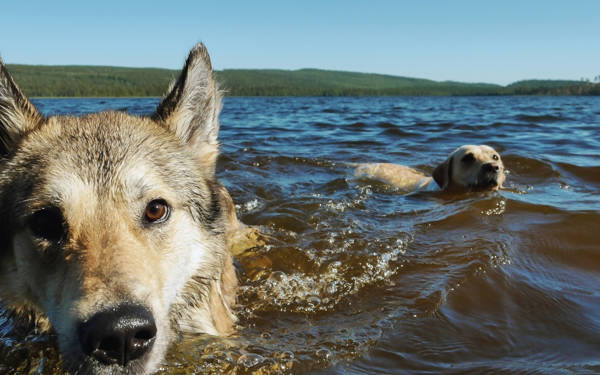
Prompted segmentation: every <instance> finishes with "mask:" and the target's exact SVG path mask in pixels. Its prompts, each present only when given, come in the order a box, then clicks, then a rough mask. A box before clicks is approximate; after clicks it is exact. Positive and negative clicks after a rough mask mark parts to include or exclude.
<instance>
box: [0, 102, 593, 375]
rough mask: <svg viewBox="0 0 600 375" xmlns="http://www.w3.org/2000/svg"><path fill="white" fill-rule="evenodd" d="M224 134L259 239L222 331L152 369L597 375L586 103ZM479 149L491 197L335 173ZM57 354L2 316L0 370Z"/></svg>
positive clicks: (275, 122)
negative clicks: (403, 188)
mask: <svg viewBox="0 0 600 375" xmlns="http://www.w3.org/2000/svg"><path fill="white" fill-rule="evenodd" d="M35 102H36V105H37V106H38V107H39V108H40V109H41V110H42V111H43V112H44V113H46V114H55V113H74V114H81V113H86V112H93V111H98V110H101V109H115V110H125V111H129V112H132V113H136V114H147V113H149V112H151V111H152V109H153V107H154V105H156V103H157V99H44V100H41V99H40V100H36V101H35ZM221 122H222V128H221V134H220V139H221V142H222V157H221V159H220V163H219V172H218V175H219V177H220V178H221V180H222V181H223V182H224V183H225V185H226V186H227V187H228V189H229V190H230V192H231V194H232V196H233V198H234V200H235V201H236V203H237V205H238V212H239V216H240V217H241V219H242V220H243V221H244V222H246V223H248V224H253V225H261V226H263V227H264V229H265V232H266V233H267V234H268V236H269V237H270V240H269V242H268V244H267V245H266V246H264V247H260V248H256V249H254V250H253V251H251V252H248V253H246V254H243V255H241V256H240V257H239V258H238V262H239V264H240V266H241V267H242V269H243V270H244V273H243V274H242V275H241V288H240V291H239V302H240V304H239V306H238V315H239V316H240V317H241V320H240V324H239V330H238V333H237V335H236V336H234V337H231V338H228V339H215V338H211V337H206V336H197V337H188V338H186V339H185V340H183V341H182V342H180V343H178V344H176V345H174V346H173V348H172V350H171V351H170V353H169V356H168V359H167V361H166V362H165V364H164V366H163V373H191V372H196V373H215V374H219V373H232V374H244V373H257V374H267V373H286V372H289V373H322V374H375V373H392V372H393V373H406V374H435V373H451V374H460V373H470V374H471V373H507V374H524V373H535V374H571V373H572V374H584V373H589V374H592V373H600V247H599V242H600V194H599V188H600V98H581V97H461V98H451V97H450V98H448V97H442V98H437V97H435V98H429V97H415V98H411V97H399V98H394V97H391V98H227V99H226V100H225V106H224V109H223V114H222V117H221ZM482 143H485V144H489V145H491V146H493V147H494V148H496V149H497V150H498V151H500V153H501V154H502V157H503V160H504V163H505V165H506V168H507V170H508V172H509V174H508V179H507V182H506V184H505V185H506V186H505V189H504V190H502V191H499V192H495V193H477V194H466V195H452V196H449V195H446V194H436V193H418V194H406V195H403V194H402V193H401V192H399V191H397V190H395V189H393V188H391V187H390V186H387V185H385V184H382V183H379V182H377V181H373V180H368V179H357V178H355V177H353V173H352V168H351V167H349V163H351V162H373V161H385V162H394V163H400V164H406V165H410V166H413V167H416V168H418V169H421V170H423V171H426V172H431V171H432V170H433V168H434V167H435V166H436V164H437V163H439V162H441V161H442V160H443V159H445V157H446V156H447V154H448V153H449V152H450V151H452V150H453V149H454V148H456V147H457V146H459V145H461V144H482ZM53 342H54V341H53V338H52V336H40V335H36V334H35V332H20V331H18V330H17V329H15V328H14V325H13V323H12V321H11V320H10V319H7V318H6V317H3V316H2V315H0V373H2V372H4V371H6V370H7V369H10V368H13V369H14V368H21V369H29V370H31V371H39V372H40V373H51V372H52V371H56V372H59V370H57V369H58V368H59V364H60V363H59V359H58V358H57V355H56V348H55V346H54V344H53ZM24 371H25V370H24Z"/></svg>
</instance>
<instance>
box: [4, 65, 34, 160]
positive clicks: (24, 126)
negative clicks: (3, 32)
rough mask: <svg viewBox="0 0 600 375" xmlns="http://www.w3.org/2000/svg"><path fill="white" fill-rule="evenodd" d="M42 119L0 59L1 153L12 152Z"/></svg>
mask: <svg viewBox="0 0 600 375" xmlns="http://www.w3.org/2000/svg"><path fill="white" fill-rule="evenodd" d="M42 119H43V118H42V116H41V115H40V113H39V112H38V111H37V109H36V108H35V106H34V105H33V104H32V103H31V102H30V101H29V99H27V97H26V96H25V95H24V94H23V92H21V90H20V89H19V87H18V86H17V84H16V83H15V81H14V80H13V79H12V77H11V76H10V74H8V70H6V66H4V63H3V62H2V60H0V155H6V154H9V153H11V152H12V151H13V150H14V148H15V146H16V144H17V143H18V142H19V140H20V139H21V137H22V136H23V134H25V133H27V132H28V131H30V130H32V129H34V128H35V127H36V126H38V124H40V123H41V122H42Z"/></svg>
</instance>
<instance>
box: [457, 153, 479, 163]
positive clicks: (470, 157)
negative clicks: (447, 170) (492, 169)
mask: <svg viewBox="0 0 600 375" xmlns="http://www.w3.org/2000/svg"><path fill="white" fill-rule="evenodd" d="M460 160H461V161H462V162H463V163H472V162H473V161H475V156H473V154H471V153H468V154H466V155H465V156H463V158H462V159H460Z"/></svg>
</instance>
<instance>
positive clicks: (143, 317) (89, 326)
mask: <svg viewBox="0 0 600 375" xmlns="http://www.w3.org/2000/svg"><path fill="white" fill-rule="evenodd" d="M155 336H156V324H155V323H154V318H153V317H152V314H151V313H150V311H148V309H146V308H145V307H143V306H140V305H120V306H118V307H116V308H114V309H111V310H107V311H102V312H99V313H97V314H95V315H93V316H92V317H91V318H90V319H89V320H87V321H86V322H84V323H82V324H81V325H80V326H79V341H80V343H81V347H82V349H83V352H84V353H85V354H86V355H88V356H91V357H93V358H95V359H97V360H98V361H100V362H102V363H104V364H118V365H121V366H125V365H126V364H127V363H128V362H130V361H133V360H135V359H137V358H139V357H141V356H142V355H144V354H145V353H146V352H148V351H149V350H150V349H151V348H152V344H154V338H155Z"/></svg>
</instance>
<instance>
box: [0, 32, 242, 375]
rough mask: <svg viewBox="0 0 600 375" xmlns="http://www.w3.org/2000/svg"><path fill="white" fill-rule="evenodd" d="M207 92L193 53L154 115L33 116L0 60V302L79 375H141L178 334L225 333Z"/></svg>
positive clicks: (213, 111)
mask: <svg viewBox="0 0 600 375" xmlns="http://www.w3.org/2000/svg"><path fill="white" fill-rule="evenodd" d="M220 109H221V94H220V92H219V91H218V90H217V87H216V84H215V80H214V75H213V71H212V67H211V64H210V59H209V57H208V54H207V52H206V49H205V48H204V46H203V45H201V44H200V45H198V46H196V47H195V48H194V49H193V50H192V51H191V52H190V55H189V57H188V59H187V61H186V64H185V66H184V68H183V70H182V73H181V75H180V77H179V79H178V80H177V81H176V82H175V84H174V86H173V87H172V89H171V90H170V92H169V94H168V95H167V96H166V97H165V98H164V99H163V101H162V102H161V103H160V104H159V106H158V108H157V109H156V112H155V113H154V114H153V115H152V117H136V116H130V115H127V114H124V113H117V112H101V113H96V114H92V115H87V116H83V117H65V116H57V117H49V118H45V117H43V116H42V115H40V114H39V113H38V111H37V110H36V108H35V107H34V106H33V105H32V103H31V102H30V101H29V100H28V99H27V98H26V97H25V96H24V95H23V94H22V92H21V91H20V90H19V88H18V87H17V86H16V84H15V83H14V81H13V79H12V78H11V77H10V76H9V74H8V72H7V71H6V68H5V67H4V65H3V64H1V62H0V155H1V157H0V240H1V242H0V299H2V301H3V302H4V303H5V304H7V305H8V307H10V308H13V309H15V310H27V309H28V310H34V311H35V312H38V313H40V314H44V315H45V316H47V318H48V320H49V321H50V323H51V325H52V327H53V329H54V331H55V332H56V334H57V337H58V341H59V345H60V349H61V353H62V354H63V359H64V362H65V363H67V366H68V367H69V368H70V369H71V370H72V371H73V372H79V373H97V374H104V373H147V372H151V371H153V370H154V369H155V368H156V367H157V365H158V364H159V363H160V361H161V360H162V358H163V357H164V353H165V351H166V348H167V345H168V343H169V341H170V340H171V339H172V338H173V336H174V335H175V334H176V332H178V330H179V329H182V330H185V329H190V330H194V331H197V332H198V331H201V332H206V333H210V334H221V333H225V332H226V331H227V330H228V329H230V328H231V326H232V323H233V319H234V317H233V315H231V312H230V310H229V303H230V302H231V300H230V298H229V297H228V296H227V295H226V294H227V293H226V291H224V290H223V289H224V288H226V286H223V285H222V284H221V282H222V281H223V280H224V279H228V282H229V284H231V283H235V280H233V279H234V278H232V277H231V273H232V267H231V259H230V257H229V255H228V253H227V251H226V249H225V244H224V236H223V232H224V226H225V218H224V213H223V210H222V207H221V203H220V202H221V201H222V199H221V198H222V197H221V194H222V192H223V190H224V189H223V188H222V187H221V186H220V185H219V184H218V182H217V181H216V179H215V163H216V158H217V154H218V144H217V133H218V130H219V122H218V115H219V112H220Z"/></svg>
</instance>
